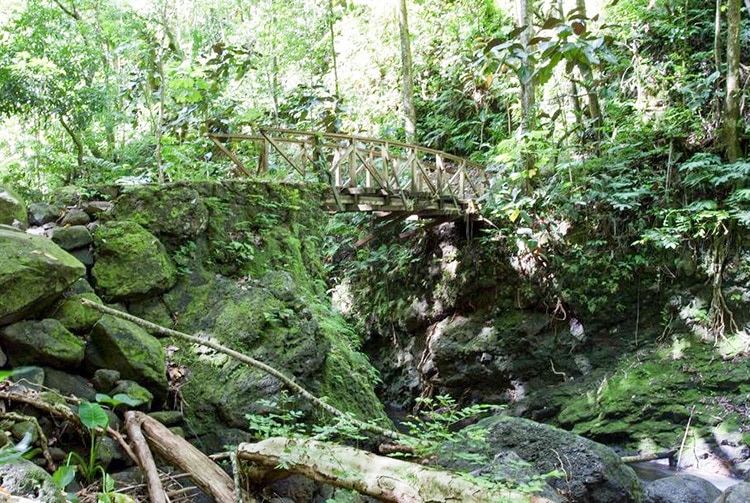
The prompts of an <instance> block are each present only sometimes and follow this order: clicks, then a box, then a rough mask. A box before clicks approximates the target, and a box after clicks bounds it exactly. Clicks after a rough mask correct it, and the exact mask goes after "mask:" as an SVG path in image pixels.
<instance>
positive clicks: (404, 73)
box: [398, 0, 417, 143]
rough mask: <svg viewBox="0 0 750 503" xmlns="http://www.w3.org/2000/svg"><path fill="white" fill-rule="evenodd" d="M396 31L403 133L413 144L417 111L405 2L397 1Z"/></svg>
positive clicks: (402, 0)
mask: <svg viewBox="0 0 750 503" xmlns="http://www.w3.org/2000/svg"><path fill="white" fill-rule="evenodd" d="M398 30H399V34H400V38H401V90H402V91H401V92H402V94H403V105H404V133H405V136H406V141H407V142H408V143H413V142H414V138H415V137H416V133H417V111H416V108H415V107H414V79H413V77H412V64H411V44H410V43H409V23H408V19H407V16H406V0H398Z"/></svg>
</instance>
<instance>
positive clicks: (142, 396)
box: [109, 379, 154, 409]
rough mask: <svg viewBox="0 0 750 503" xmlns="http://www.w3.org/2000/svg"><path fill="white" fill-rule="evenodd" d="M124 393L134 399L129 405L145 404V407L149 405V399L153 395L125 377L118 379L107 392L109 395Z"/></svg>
mask: <svg viewBox="0 0 750 503" xmlns="http://www.w3.org/2000/svg"><path fill="white" fill-rule="evenodd" d="M120 393H122V394H124V395H127V396H129V397H130V398H132V399H133V400H135V402H137V403H135V404H134V405H131V407H140V406H142V405H145V406H146V407H145V408H146V409H149V408H150V407H151V401H152V400H153V399H154V395H153V394H152V393H151V392H150V391H149V390H147V389H146V388H144V387H143V386H141V385H140V384H138V383H137V382H134V381H129V380H127V379H125V380H123V381H120V382H118V383H117V385H116V386H115V387H114V388H113V389H112V390H111V391H110V392H109V394H110V395H112V396H114V395H118V394H120Z"/></svg>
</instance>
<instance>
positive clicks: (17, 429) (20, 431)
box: [10, 421, 39, 444]
mask: <svg viewBox="0 0 750 503" xmlns="http://www.w3.org/2000/svg"><path fill="white" fill-rule="evenodd" d="M27 433H28V434H30V435H31V443H32V444H33V443H34V442H36V441H38V440H39V431H38V430H37V429H36V425H35V424H34V423H32V422H31V421H18V422H17V423H13V426H11V428H10V434H11V436H12V437H13V439H14V440H15V441H16V442H20V441H21V439H23V437H24V436H26V434H27Z"/></svg>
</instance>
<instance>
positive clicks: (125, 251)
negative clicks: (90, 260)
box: [91, 222, 177, 300]
mask: <svg viewBox="0 0 750 503" xmlns="http://www.w3.org/2000/svg"><path fill="white" fill-rule="evenodd" d="M94 240H95V257H96V263H95V264H94V267H93V269H92V270H91V274H92V276H93V278H94V281H95V285H96V288H97V291H98V292H101V295H102V296H103V297H105V298H107V299H108V300H123V299H132V298H138V297H144V296H149V295H156V294H158V293H160V292H163V291H165V290H168V289H170V288H171V287H172V286H174V284H175V281H176V279H177V269H176V267H175V265H174V263H173V262H172V260H171V259H170V258H169V256H168V255H167V252H166V250H165V249H164V245H162V244H161V242H160V241H159V240H158V239H156V238H155V237H154V236H153V235H152V234H151V233H149V232H148V231H147V230H146V229H144V228H143V227H141V226H140V225H138V224H135V223H133V222H110V223H107V224H104V225H101V226H99V227H98V228H97V229H96V231H95V232H94Z"/></svg>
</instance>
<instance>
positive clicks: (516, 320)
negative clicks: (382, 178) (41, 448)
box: [0, 181, 750, 502]
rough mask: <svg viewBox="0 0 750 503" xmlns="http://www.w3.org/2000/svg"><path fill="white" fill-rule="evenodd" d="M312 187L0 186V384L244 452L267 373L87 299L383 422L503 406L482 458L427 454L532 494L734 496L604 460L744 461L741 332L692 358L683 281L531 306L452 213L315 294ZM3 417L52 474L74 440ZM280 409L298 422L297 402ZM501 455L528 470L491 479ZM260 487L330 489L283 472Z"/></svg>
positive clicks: (733, 284) (743, 298) (518, 281)
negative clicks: (439, 410)
mask: <svg viewBox="0 0 750 503" xmlns="http://www.w3.org/2000/svg"><path fill="white" fill-rule="evenodd" d="M316 190H317V189H316V188H315V187H301V186H297V185H289V184H283V183H268V182H261V181H243V182H238V181H228V182H222V183H208V182H205V183H191V184H172V185H166V186H125V187H119V186H110V187H96V188H91V189H87V190H86V191H83V190H81V189H75V188H70V189H66V190H61V191H58V192H56V193H55V194H52V195H51V196H50V197H49V198H47V200H46V201H44V202H37V203H33V204H28V205H27V204H26V203H24V202H23V200H22V198H21V197H20V196H18V195H17V194H16V193H14V192H13V190H12V189H11V188H10V187H5V188H4V189H3V190H2V193H1V194H0V224H3V226H2V228H0V257H2V263H1V264H0V269H1V270H0V292H2V294H1V295H0V348H2V351H3V353H2V356H1V357H0V361H1V362H2V364H3V366H4V367H6V368H9V369H12V368H16V369H18V368H22V373H17V374H16V375H14V376H13V377H12V378H11V379H12V382H6V383H5V384H4V386H8V387H9V388H8V389H13V390H16V391H17V390H25V391H30V392H34V393H37V392H40V391H43V392H45V393H55V394H57V395H59V396H60V397H65V396H75V397H77V398H78V399H83V400H89V401H94V400H96V399H97V393H100V394H106V395H108V396H115V395H118V394H124V395H126V396H128V397H129V398H130V399H131V400H132V403H133V405H132V406H131V407H133V408H136V409H138V410H141V411H143V412H150V413H152V414H153V415H154V416H155V417H159V418H160V419H161V420H163V421H164V422H165V423H167V424H168V425H169V426H170V427H173V428H174V429H175V431H177V432H178V433H179V434H181V435H184V436H185V437H186V438H188V439H190V441H191V442H192V443H193V444H195V445H197V446H198V447H199V448H201V449H202V450H204V451H205V452H208V453H214V452H218V451H222V450H225V449H226V446H228V445H236V444H237V443H239V442H243V441H248V440H252V438H253V437H252V435H251V432H250V431H249V428H248V416H249V415H253V414H263V413H266V412H268V410H269V408H268V407H269V406H268V401H267V400H268V399H275V400H278V399H279V397H280V396H282V393H283V391H284V386H283V384H282V383H281V382H280V381H279V380H277V379H275V378H273V377H272V376H269V375H267V374H264V373H262V372H260V371H258V370H257V369H254V368H250V367H247V366H244V365H241V364H239V363H238V362H237V361H235V360H233V359H231V358H228V357H227V356H226V355H224V354H221V353H218V352H215V351H213V350H211V349H210V348H206V347H205V346H200V345H197V344H192V345H191V344H186V343H185V342H184V341H178V340H173V339H170V338H163V337H162V338H159V337H155V336H154V335H152V334H149V333H148V332H146V331H145V330H144V329H143V328H142V327H139V326H137V325H135V324H133V323H130V322H128V321H124V320H122V319H118V318H116V317H113V316H110V315H106V314H104V315H102V314H101V313H99V312H97V311H95V310H91V309H89V308H86V307H85V306H84V305H82V304H81V302H80V300H81V299H88V300H90V301H93V302H97V303H102V304H106V305H108V306H113V307H115V308H117V309H118V310H121V311H123V312H127V313H130V314H132V315H135V316H138V317H140V318H143V319H146V320H149V321H151V322H153V323H157V324H159V325H161V326H165V327H169V328H173V329H177V330H181V331H184V332H188V333H191V334H196V335H197V336H199V337H202V338H205V339H206V340H212V341H216V342H219V343H221V344H226V345H228V346H230V347H232V348H234V349H236V350H238V351H240V352H242V353H244V354H247V355H249V356H252V357H253V358H255V359H257V360H260V361H263V362H265V363H267V364H269V365H271V366H272V367H274V368H277V369H281V370H282V371H284V372H285V373H287V374H288V375H290V376H293V377H294V379H295V380H296V381H298V382H300V383H302V384H303V385H304V386H305V387H306V388H307V389H309V390H310V391H312V392H313V393H315V394H316V395H318V396H324V397H326V400H327V401H328V402H329V403H331V404H332V405H334V406H336V407H337V408H339V409H341V410H344V411H346V412H349V413H351V414H353V415H355V416H357V417H360V418H365V419H370V420H376V421H379V422H380V423H381V424H383V425H391V421H392V419H393V418H394V417H397V416H398V415H399V412H402V413H404V411H405V412H409V411H411V408H412V406H413V405H414V400H415V398H417V397H418V396H420V395H421V396H422V397H434V396H438V395H441V394H450V395H451V396H453V397H455V398H456V399H457V400H459V402H460V403H461V404H462V405H470V404H476V403H494V404H503V405H504V406H505V407H506V411H507V412H506V413H505V414H503V415H501V416H491V417H487V418H484V419H482V420H481V421H480V422H479V423H477V424H476V425H473V426H471V427H472V428H483V429H484V430H485V431H487V432H488V435H487V437H486V441H485V442H484V443H483V444H482V445H481V446H480V447H477V446H463V447H461V450H469V451H471V450H472V449H475V450H476V449H480V450H482V451H484V457H483V459H493V460H494V462H493V464H492V465H491V466H488V465H486V463H485V464H481V465H476V464H471V463H468V464H467V462H465V461H461V460H460V459H459V460H457V459H455V458H454V457H451V456H445V455H439V456H438V463H441V464H443V465H444V466H450V467H452V468H456V469H462V470H465V471H472V472H476V471H480V472H482V471H483V472H490V473H495V472H496V473H495V475H496V476H497V477H498V478H500V479H506V480H507V479H513V480H515V481H516V482H518V481H524V480H538V479H539V476H540V475H544V474H548V473H550V472H552V471H554V470H561V472H562V475H556V476H549V477H546V478H545V477H542V480H543V483H542V485H541V486H540V487H538V488H537V489H538V491H539V494H541V495H543V497H545V498H547V499H548V500H549V501H566V500H567V501H603V502H604V501H687V500H686V499H674V498H677V497H678V496H676V494H678V493H677V492H675V489H674V488H675V487H680V488H683V489H684V490H685V491H688V492H690V493H691V494H693V493H694V494H696V495H697V496H695V498H698V499H694V500H693V501H714V500H717V501H743V500H742V499H738V498H741V497H742V496H738V495H741V494H747V492H746V491H747V488H746V486H745V484H739V485H738V486H736V487H734V488H733V489H731V490H729V491H728V492H727V493H725V494H723V495H722V494H721V493H716V492H714V491H711V488H710V487H707V486H705V485H701V484H695V483H694V481H692V480H691V479H690V478H687V477H684V476H680V477H677V478H676V480H672V481H669V480H668V479H663V480H666V482H664V481H660V482H659V484H658V485H655V484H656V483H653V484H651V485H648V486H646V487H645V488H644V487H643V485H642V484H641V482H639V481H638V479H637V478H636V477H635V474H634V473H633V471H632V470H631V469H630V468H628V467H627V466H626V465H624V464H623V463H622V462H621V461H620V457H619V455H618V454H635V453H652V452H658V451H660V450H671V449H676V448H680V447H682V448H680V452H681V455H680V456H679V463H680V465H681V467H682V468H688V467H689V466H694V467H698V468H703V467H705V466H706V465H712V466H715V467H716V470H719V469H723V470H725V471H726V473H731V474H733V475H738V476H742V475H744V474H745V472H746V471H747V470H748V466H747V465H748V463H747V459H748V457H750V446H749V445H750V442H749V441H748V440H749V438H750V437H748V434H747V428H748V427H749V426H750V418H749V417H748V412H747V410H748V409H747V407H748V396H749V393H750V390H749V389H748V382H750V375H749V374H750V367H748V365H747V345H746V344H747V342H746V334H744V332H742V331H738V332H737V333H736V334H733V335H732V337H728V338H726V339H724V340H721V341H716V346H717V348H718V350H717V351H713V350H712V349H709V350H707V347H708V348H712V343H713V342H714V341H707V340H706V336H705V333H704V331H703V328H704V326H705V323H704V320H703V315H704V313H705V310H706V303H707V302H708V301H707V298H706V296H705V291H704V290H705V289H704V288H703V286H702V285H701V284H700V283H696V282H693V283H692V286H691V287H690V288H683V287H682V286H680V287H679V288H678V287H674V288H669V289H667V288H665V289H663V290H661V291H655V290H654V289H645V291H644V292H643V293H642V295H639V297H638V304H637V305H636V309H637V310H638V318H637V321H635V322H634V318H633V317H632V316H627V315H623V314H622V313H621V312H612V313H608V314H609V315H608V316H606V317H603V318H601V319H585V318H583V317H580V316H577V315H576V314H575V312H576V311H575V309H574V308H573V307H571V306H560V307H559V309H556V308H555V307H556V306H544V305H540V303H539V302H538V296H537V295H535V294H534V292H531V291H530V290H529V287H528V284H527V283H525V281H524V278H523V276H522V275H521V274H520V273H519V271H518V268H517V267H514V266H513V260H512V259H513V257H510V256H505V257H503V256H501V257H497V256H489V255H487V254H486V252H484V251H482V249H481V248H480V247H478V246H476V242H475V240H474V239H472V238H471V236H470V233H469V232H467V229H466V227H467V225H466V224H462V223H461V222H458V223H447V224H442V225H439V226H434V227H428V228H426V229H424V230H420V231H419V232H421V233H422V234H421V235H422V236H423V238H422V239H421V240H420V242H419V243H420V245H419V247H417V248H414V249H412V250H410V252H409V253H410V254H411V255H410V256H411V257H413V260H412V259H409V265H408V267H404V268H402V269H400V270H399V271H398V272H397V273H395V274H381V273H380V272H378V271H377V270H374V268H373V267H372V266H373V264H370V266H369V268H367V271H368V274H367V275H362V276H359V277H357V276H356V275H354V276H351V277H346V278H345V277H343V276H342V277H341V281H338V282H334V283H332V282H331V278H330V276H331V274H330V271H331V270H334V271H335V270H336V268H337V267H338V266H339V265H340V264H341V263H343V262H345V261H351V260H356V257H355V255H356V253H357V252H356V250H354V251H352V250H346V249H343V248H339V250H338V251H339V252H340V253H339V254H338V255H332V258H329V259H328V260H329V261H330V262H331V263H328V264H326V263H324V256H323V254H322V253H321V249H322V248H323V247H324V240H325V239H326V236H325V223H326V220H327V219H328V218H329V217H328V216H326V215H325V214H324V213H323V212H322V211H321V210H320V209H319V208H318V206H317V202H316V201H318V200H319V199H320V194H318V193H317V192H316ZM378 239H379V240H386V239H387V236H384V235H383V236H380V237H379V238H378ZM730 265H731V266H732V267H730V268H729V271H728V274H727V281H726V284H725V288H726V290H727V298H728V299H729V301H730V303H732V308H733V312H734V313H735V320H734V321H735V323H736V324H737V325H738V326H740V327H743V329H744V327H745V323H746V322H747V321H748V318H750V317H748V316H747V312H748V311H747V309H746V306H745V304H746V302H750V293H748V292H747V291H746V288H745V284H746V281H745V280H746V278H747V274H748V272H750V262H748V261H745V260H744V259H743V256H742V255H741V254H740V255H738V256H737V257H735V258H734V259H733V262H732V263H731V264H730ZM415 283H418V284H415ZM331 291H333V294H334V297H335V302H334V303H333V304H332V303H331V302H330V300H329V295H330V292H331ZM665 316H667V320H666V321H667V323H664V317H665ZM665 326H666V327H667V329H668V330H667V329H665ZM633 336H635V337H637V338H638V342H636V343H635V344H633ZM383 403H385V404H386V405H387V408H388V410H389V412H390V413H391V414H390V416H391V417H390V418H389V415H387V414H386V409H385V408H384V407H383ZM9 405H10V407H6V408H7V409H8V410H14V409H15V408H18V411H20V412H23V414H25V415H27V416H30V417H34V418H35V420H37V421H38V423H39V429H40V430H41V431H43V432H46V437H47V439H48V440H49V439H52V441H51V442H48V444H49V445H48V446H45V447H48V449H49V450H51V451H52V452H51V455H52V454H53V455H54V456H53V459H54V460H55V461H56V462H61V461H62V460H63V459H64V457H65V454H64V452H65V451H66V450H68V449H69V448H71V447H70V446H71V445H73V444H75V443H76V441H78V440H79V439H76V438H69V436H68V437H66V436H65V435H64V434H62V435H61V434H58V433H59V432H57V430H56V425H55V424H54V421H50V420H49V419H47V418H45V416H44V414H41V413H39V412H38V411H31V410H28V409H27V408H26V407H18V404H12V403H9ZM288 406H289V407H290V408H293V409H295V410H299V411H300V412H301V413H302V414H305V415H306V416H307V417H308V418H315V415H316V412H315V411H314V410H313V409H312V408H311V407H310V405H309V404H308V403H306V402H305V401H304V400H300V399H299V398H294V397H292V401H291V402H290V403H289V404H288ZM115 409H116V410H117V408H116V407H115ZM175 412H176V413H175ZM516 416H525V417H526V418H528V419H521V418H518V417H516ZM529 419H531V420H533V421H536V422H532V421H529ZM3 420H4V421H5V422H4V423H3V424H2V429H3V430H4V431H6V432H8V434H7V435H6V438H7V439H8V441H10V442H19V441H21V439H22V437H23V436H24V433H25V432H26V431H27V430H28V427H29V422H28V421H26V423H25V424H24V421H18V420H17V419H13V418H12V417H8V418H3ZM541 422H546V423H552V425H553V426H548V425H544V424H540V423H541ZM19 424H21V426H19ZM554 426H557V427H562V428H563V429H564V430H569V431H564V430H561V429H558V428H555V427H554ZM33 429H34V428H32V430H33ZM579 435H582V436H579ZM683 436H684V437H685V438H686V439H688V440H689V442H687V443H686V440H683ZM583 437H587V438H588V439H589V440H587V439H586V438H583ZM592 440H594V441H597V442H601V443H605V444H608V445H611V446H616V447H617V448H618V450H619V452H618V453H615V452H614V451H612V450H611V449H609V448H607V447H604V446H602V445H600V444H597V443H594V442H593V441H592ZM34 441H35V442H40V440H39V437H38V436H37V437H36V438H35V440H34ZM681 441H682V442H683V445H682V446H680V443H681ZM105 461H106V463H105V464H107V465H108V467H109V468H108V469H109V470H111V471H113V472H117V471H120V470H125V469H127V468H128V467H129V465H130V464H131V462H130V461H128V460H127V456H125V455H124V454H123V453H122V452H121V451H120V450H119V449H118V448H117V446H116V445H113V446H112V449H111V453H110V454H109V458H108V459H106V460H105ZM675 461H677V459H675ZM520 462H525V463H527V464H528V466H526V468H524V470H522V471H521V472H513V473H510V472H509V471H508V470H509V468H508V467H509V466H516V465H518V464H519V463H520ZM4 477H5V478H4V480H10V477H9V476H4ZM39 477H42V476H41V475H39ZM670 483H671V484H672V485H667V484H670ZM3 484H4V485H5V482H3ZM6 488H7V487H6ZM49 491H52V489H49ZM326 491H328V492H326ZM742 491H745V492H744V493H743V492H742ZM26 494H28V491H27V493H26ZM41 494H42V493H41V492H38V496H39V498H40V499H41V500H44V501H53V500H54V499H44V498H45V497H46V498H50V496H41ZM45 494H48V493H45ZM265 494H266V497H267V499H269V500H273V498H277V499H276V500H277V501H284V500H283V498H287V501H288V500H292V501H326V499H330V498H332V497H334V498H335V495H333V494H332V493H331V492H330V490H326V489H322V488H321V486H319V485H314V484H311V483H309V481H300V480H297V483H295V484H286V485H284V484H282V483H277V484H276V485H275V486H273V488H272V489H268V490H267V492H266V493H265ZM679 494H683V493H679ZM57 497H58V498H59V497H60V496H59V495H58V496H57ZM670 497H671V498H672V499H668V498H670ZM679 497H680V498H682V497H683V496H679ZM691 497H692V496H691ZM732 498H734V499H732Z"/></svg>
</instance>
